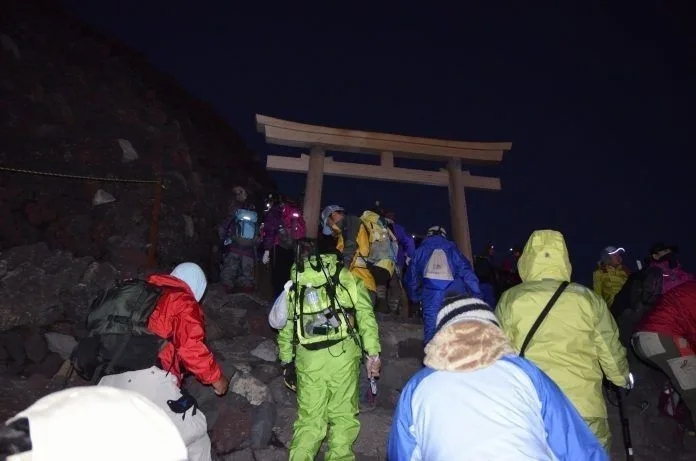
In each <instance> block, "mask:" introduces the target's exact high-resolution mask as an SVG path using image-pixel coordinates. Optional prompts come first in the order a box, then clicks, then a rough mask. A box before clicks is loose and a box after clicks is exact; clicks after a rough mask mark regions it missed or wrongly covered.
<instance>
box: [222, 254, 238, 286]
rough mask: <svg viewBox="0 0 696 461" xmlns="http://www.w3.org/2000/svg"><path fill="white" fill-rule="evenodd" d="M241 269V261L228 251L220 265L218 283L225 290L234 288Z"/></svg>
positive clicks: (236, 255)
mask: <svg viewBox="0 0 696 461" xmlns="http://www.w3.org/2000/svg"><path fill="white" fill-rule="evenodd" d="M240 269H241V259H240V257H239V255H238V254H237V253H235V252H232V251H228V252H227V254H225V258H224V259H223V263H222V270H221V271H220V281H221V282H222V284H223V285H224V286H225V287H226V288H230V289H232V288H234V287H235V285H236V282H237V278H238V277H239V272H240Z"/></svg>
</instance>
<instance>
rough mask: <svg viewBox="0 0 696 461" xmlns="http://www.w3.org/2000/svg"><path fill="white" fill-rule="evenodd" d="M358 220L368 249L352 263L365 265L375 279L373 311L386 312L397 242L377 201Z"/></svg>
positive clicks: (397, 247) (397, 248) (394, 269)
mask: <svg viewBox="0 0 696 461" xmlns="http://www.w3.org/2000/svg"><path fill="white" fill-rule="evenodd" d="M360 220H361V221H362V226H363V227H364V228H365V229H366V230H367V235H368V239H369V241H370V251H369V253H368V254H367V256H361V255H360V254H359V253H358V258H357V259H356V260H355V262H354V263H353V264H354V266H355V267H365V268H367V269H368V270H369V271H370V274H372V278H373V279H374V281H375V311H377V312H381V313H385V314H387V313H389V305H388V302H387V288H388V287H389V282H390V280H391V278H392V276H393V275H394V274H395V273H396V270H397V268H396V259H397V255H398V253H399V243H398V241H397V239H396V235H394V231H393V229H392V228H391V226H390V225H389V222H388V221H387V219H386V218H385V217H384V210H383V209H382V208H380V207H379V203H378V204H377V206H376V207H375V209H374V210H366V211H364V212H363V214H362V215H361V216H360Z"/></svg>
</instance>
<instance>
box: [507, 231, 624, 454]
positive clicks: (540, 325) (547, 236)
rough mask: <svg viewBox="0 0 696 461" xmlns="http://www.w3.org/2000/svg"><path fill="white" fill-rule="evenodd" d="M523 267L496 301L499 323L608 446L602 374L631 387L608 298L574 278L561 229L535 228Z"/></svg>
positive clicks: (619, 384) (608, 431) (526, 246)
mask: <svg viewBox="0 0 696 461" xmlns="http://www.w3.org/2000/svg"><path fill="white" fill-rule="evenodd" d="M519 271H520V276H521V278H522V283H521V284H520V285H517V286H515V287H512V288H510V289H509V290H507V291H506V292H505V293H503V295H502V296H501V298H500V301H498V306H497V308H496V316H497V317H498V320H499V322H500V326H501V328H502V329H503V331H505V333H506V334H507V336H508V337H509V338H510V341H511V343H512V345H513V346H514V347H515V348H516V349H517V350H518V351H520V356H523V357H525V358H527V359H529V360H530V361H531V362H532V363H534V364H535V365H537V366H538V367H539V368H541V369H542V370H543V371H544V372H545V373H546V374H548V375H549V376H550V377H551V379H553V380H554V382H555V383H556V384H558V386H559V387H560V388H561V389H562V390H563V392H565V394H566V396H567V397H568V398H569V399H570V401H571V402H572V403H573V405H574V406H575V408H576V409H577V410H578V412H579V413H580V415H581V416H582V417H583V419H584V420H585V422H587V424H588V426H589V427H590V429H591V430H592V432H594V433H595V435H596V436H597V438H598V439H599V440H600V441H601V442H602V444H603V445H604V447H605V448H606V449H607V451H608V450H609V447H610V445H611V443H610V439H611V432H610V429H609V420H608V419H607V418H608V417H607V408H606V404H605V402H604V395H603V393H602V380H603V378H604V376H606V378H607V379H608V380H609V381H611V382H612V383H613V384H615V385H616V386H618V387H624V388H630V387H632V380H631V379H630V373H629V368H628V362H627V360H626V349H624V347H623V346H622V345H621V343H620V342H619V332H618V329H617V326H616V322H615V321H614V318H613V317H612V315H611V313H610V312H609V309H608V308H607V305H606V303H605V302H604V300H603V299H602V298H600V297H599V296H598V295H597V294H596V293H594V292H593V291H592V290H590V289H589V288H586V287H584V286H582V285H579V284H577V283H570V275H571V271H572V268H571V265H570V259H569V255H568V249H567V248H566V244H565V239H564V238H563V235H562V234H561V233H560V232H557V231H554V230H538V231H534V232H533V233H532V235H531V237H530V238H529V241H528V242H527V244H526V245H525V247H524V251H523V252H522V256H521V257H520V260H519Z"/></svg>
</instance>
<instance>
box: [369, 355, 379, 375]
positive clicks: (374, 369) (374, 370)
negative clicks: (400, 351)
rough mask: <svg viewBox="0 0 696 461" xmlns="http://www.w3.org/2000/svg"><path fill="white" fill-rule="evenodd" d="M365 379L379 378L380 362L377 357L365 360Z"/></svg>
mask: <svg viewBox="0 0 696 461" xmlns="http://www.w3.org/2000/svg"><path fill="white" fill-rule="evenodd" d="M365 366H366V368H367V377H368V378H376V377H378V376H379V371H380V368H382V362H381V361H380V359H379V355H373V356H370V357H368V358H367V364H366V365H365Z"/></svg>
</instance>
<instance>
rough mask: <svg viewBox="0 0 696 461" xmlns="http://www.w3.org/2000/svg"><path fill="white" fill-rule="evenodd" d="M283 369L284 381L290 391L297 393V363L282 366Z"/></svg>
mask: <svg viewBox="0 0 696 461" xmlns="http://www.w3.org/2000/svg"><path fill="white" fill-rule="evenodd" d="M281 366H282V367H283V381H284V382H285V385H286V386H287V388H288V389H290V390H291V391H293V392H297V371H296V370H295V362H289V363H285V364H281Z"/></svg>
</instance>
